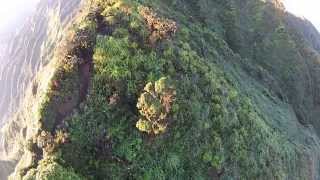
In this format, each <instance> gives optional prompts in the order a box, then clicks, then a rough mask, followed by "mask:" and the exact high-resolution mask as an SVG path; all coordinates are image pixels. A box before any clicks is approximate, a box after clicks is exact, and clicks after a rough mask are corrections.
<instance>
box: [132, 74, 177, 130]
mask: <svg viewBox="0 0 320 180" xmlns="http://www.w3.org/2000/svg"><path fill="white" fill-rule="evenodd" d="M144 91H145V92H143V93H142V94H141V96H140V98H139V100H138V103H137V108H138V109H139V112H140V114H141V117H140V119H139V120H138V122H137V123H136V127H137V128H138V129H139V130H140V131H143V132H147V133H149V134H152V133H153V134H160V133H163V132H165V130H166V128H167V125H168V116H169V114H170V112H171V107H172V104H173V103H174V101H175V96H176V90H175V87H174V86H173V84H172V81H171V80H169V78H166V77H163V78H161V79H160V80H158V81H157V82H155V83H151V82H150V83H148V84H147V85H146V86H145V88H144Z"/></svg>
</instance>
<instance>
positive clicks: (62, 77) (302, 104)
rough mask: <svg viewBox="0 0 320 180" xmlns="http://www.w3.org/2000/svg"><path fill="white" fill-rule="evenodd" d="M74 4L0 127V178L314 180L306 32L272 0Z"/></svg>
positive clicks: (314, 60)
mask: <svg viewBox="0 0 320 180" xmlns="http://www.w3.org/2000/svg"><path fill="white" fill-rule="evenodd" d="M52 2H55V1H52ZM86 2H87V3H86V4H85V5H84V6H81V7H82V9H81V11H80V12H79V13H78V14H77V15H76V17H77V20H76V21H71V22H68V21H66V23H65V24H64V26H67V25H68V24H69V25H70V24H73V25H72V27H73V28H70V29H67V28H64V29H61V32H62V31H63V34H65V36H59V37H61V38H62V37H63V40H62V41H61V42H63V43H61V45H60V46H59V47H58V48H55V45H53V46H50V43H49V45H47V46H45V47H44V48H43V51H44V52H45V53H44V54H45V57H47V58H46V59H47V60H48V61H47V63H43V64H44V65H46V66H45V67H44V68H43V69H42V70H39V73H38V75H37V77H36V79H35V80H34V83H33V85H32V86H30V88H29V89H28V92H27V94H29V96H26V97H27V98H28V99H27V100H26V101H27V103H25V104H23V106H22V107H23V108H22V110H21V111H20V113H18V114H17V115H16V117H15V119H14V120H13V121H12V123H10V124H9V125H8V126H7V127H6V129H5V132H6V133H5V134H6V136H5V143H4V144H5V147H7V148H6V149H8V150H9V151H10V153H12V149H19V148H22V145H21V144H24V149H23V150H21V152H19V153H18V154H20V153H21V154H23V156H22V158H21V159H19V163H18V165H17V166H16V168H15V172H14V173H13V174H12V175H11V176H10V178H11V179H35V178H38V179H268V180H269V179H290V180H291V179H297V180H300V179H320V167H319V166H320V163H319V162H320V139H319V135H320V123H319V114H320V106H319V100H320V97H319V92H320V91H319V83H318V82H319V77H320V74H319V73H320V72H319V71H318V69H319V66H320V64H319V62H320V59H319V57H320V56H319V50H318V47H319V43H318V41H317V38H318V37H319V34H318V32H317V31H316V30H315V29H314V27H313V26H312V25H311V24H310V23H309V22H307V21H305V20H303V19H299V18H298V17H294V16H293V15H290V14H288V13H287V12H285V10H284V8H283V5H282V4H281V1H280V0H268V1H260V0H245V1H244V0H227V1H221V0H176V1H162V0H139V1H134V0H108V1H104V0H90V1H89V0H88V1H86ZM66 14H67V12H66ZM59 15H61V16H64V15H65V13H61V14H59ZM59 15H58V16H59ZM53 24H55V23H53ZM61 24H63V23H61ZM64 26H63V27H64ZM50 29H54V28H50ZM55 32H56V31H53V33H52V34H55ZM50 37H53V39H51V41H50V38H49V42H57V41H56V40H57V39H56V37H55V36H50ZM58 40H59V41H60V40H61V39H60V38H58ZM48 47H49V50H50V51H49V50H48ZM50 47H52V48H50ZM46 50H48V51H47V52H46ZM52 51H54V53H50V52H52ZM17 132H20V133H21V134H17ZM16 139H19V140H20V139H21V141H20V142H21V143H20V144H19V145H18V144H15V145H14V146H15V148H12V147H14V146H11V147H9V144H10V142H13V141H14V140H16ZM17 147H18V148H17ZM13 152H14V151H13ZM15 157H19V156H15Z"/></svg>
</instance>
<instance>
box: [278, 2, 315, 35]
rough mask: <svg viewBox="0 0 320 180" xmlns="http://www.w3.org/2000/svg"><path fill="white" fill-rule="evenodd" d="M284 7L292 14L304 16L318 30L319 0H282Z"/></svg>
mask: <svg viewBox="0 0 320 180" xmlns="http://www.w3.org/2000/svg"><path fill="white" fill-rule="evenodd" d="M283 1H284V4H285V6H286V9H287V10H288V11H290V12H292V13H293V14H295V15H297V16H300V17H305V18H306V19H308V20H309V21H311V22H312V23H313V24H314V25H315V26H316V27H317V29H318V30H319V31H320V0H283Z"/></svg>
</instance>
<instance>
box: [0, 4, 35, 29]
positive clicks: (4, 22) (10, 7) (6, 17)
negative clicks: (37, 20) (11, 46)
mask: <svg viewBox="0 0 320 180" xmlns="http://www.w3.org/2000/svg"><path fill="white" fill-rule="evenodd" d="M38 1H39V0H0V31H1V30H3V28H4V27H6V26H8V25H11V24H14V22H13V21H17V20H16V18H21V15H25V14H26V13H27V12H29V11H30V10H31V9H32V8H34V6H35V4H36V2H38Z"/></svg>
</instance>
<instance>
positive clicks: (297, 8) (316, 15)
mask: <svg viewBox="0 0 320 180" xmlns="http://www.w3.org/2000/svg"><path fill="white" fill-rule="evenodd" d="M38 1H39V0H0V30H1V29H2V28H3V27H4V26H7V25H8V24H10V22H11V21H12V20H13V19H14V18H16V17H17V16H18V14H22V13H23V14H24V13H26V12H27V11H29V10H30V8H32V7H34V4H35V2H38ZM283 1H284V4H285V6H286V8H287V10H288V11H290V12H292V13H294V14H296V15H298V16H303V17H305V18H307V19H309V20H310V21H311V22H312V23H313V24H314V25H315V26H316V27H317V28H318V30H320V9H319V8H320V0H283Z"/></svg>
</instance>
